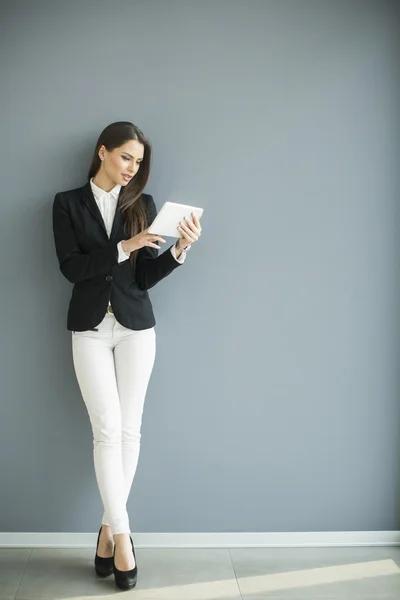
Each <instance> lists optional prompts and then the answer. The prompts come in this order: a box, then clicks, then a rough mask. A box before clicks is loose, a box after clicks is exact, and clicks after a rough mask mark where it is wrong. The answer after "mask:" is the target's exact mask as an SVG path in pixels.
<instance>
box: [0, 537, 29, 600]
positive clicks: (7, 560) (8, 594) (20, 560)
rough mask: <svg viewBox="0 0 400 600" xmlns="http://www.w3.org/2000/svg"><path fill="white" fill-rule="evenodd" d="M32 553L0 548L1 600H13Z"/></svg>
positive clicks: (25, 550)
mask: <svg viewBox="0 0 400 600" xmlns="http://www.w3.org/2000/svg"><path fill="white" fill-rule="evenodd" d="M30 553H31V551H30V549H25V548H15V549H14V548H0V600H13V598H14V597H15V594H16V592H17V589H18V585H19V583H20V581H21V578H22V575H23V572H24V569H25V567H26V563H27V562H28V558H29V555H30Z"/></svg>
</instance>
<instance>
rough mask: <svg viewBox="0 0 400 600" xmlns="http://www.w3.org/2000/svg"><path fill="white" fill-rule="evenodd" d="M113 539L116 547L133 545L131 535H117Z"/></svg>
mask: <svg viewBox="0 0 400 600" xmlns="http://www.w3.org/2000/svg"><path fill="white" fill-rule="evenodd" d="M113 538H114V543H115V545H116V546H117V545H118V546H127V545H128V544H129V545H130V543H131V540H130V534H129V533H117V534H115V535H114V536H113Z"/></svg>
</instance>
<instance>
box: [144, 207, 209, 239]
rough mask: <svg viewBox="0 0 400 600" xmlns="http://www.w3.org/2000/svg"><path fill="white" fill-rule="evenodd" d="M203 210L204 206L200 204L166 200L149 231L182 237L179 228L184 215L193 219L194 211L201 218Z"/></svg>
mask: <svg viewBox="0 0 400 600" xmlns="http://www.w3.org/2000/svg"><path fill="white" fill-rule="evenodd" d="M203 210H204V209H203V208H199V207H198V206H189V205H187V204H177V203H176V202H165V204H163V206H162V207H161V209H160V212H159V213H158V214H157V216H156V218H155V219H154V221H153V222H152V224H151V225H150V228H149V230H148V233H154V234H155V235H166V236H169V237H177V238H180V237H182V234H181V232H180V231H179V230H178V226H179V223H180V222H181V221H182V220H183V219H184V217H187V218H188V219H189V220H190V221H193V218H192V212H194V214H195V215H196V216H197V217H198V218H199V219H200V217H201V216H202V214H203Z"/></svg>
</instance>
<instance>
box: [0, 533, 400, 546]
mask: <svg viewBox="0 0 400 600" xmlns="http://www.w3.org/2000/svg"><path fill="white" fill-rule="evenodd" d="M132 537H134V540H135V547H137V548H289V547H326V546H400V531H322V532H315V531H313V532H293V533H290V532H283V533H279V532H272V533H269V532H266V533H263V532H260V533H258V532H255V533H251V532H249V533H243V532H238V533H235V532H232V533H135V532H132ZM96 540H97V532H96V533H57V532H56V533H22V532H3V533H2V532H0V548H92V547H93V546H95V545H96Z"/></svg>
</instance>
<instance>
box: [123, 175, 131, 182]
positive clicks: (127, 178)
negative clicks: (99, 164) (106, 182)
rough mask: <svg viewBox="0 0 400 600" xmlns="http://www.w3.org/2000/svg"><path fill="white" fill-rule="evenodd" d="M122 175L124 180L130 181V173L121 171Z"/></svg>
mask: <svg viewBox="0 0 400 600" xmlns="http://www.w3.org/2000/svg"><path fill="white" fill-rule="evenodd" d="M122 177H123V178H124V179H125V181H130V180H131V179H132V175H124V173H122Z"/></svg>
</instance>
